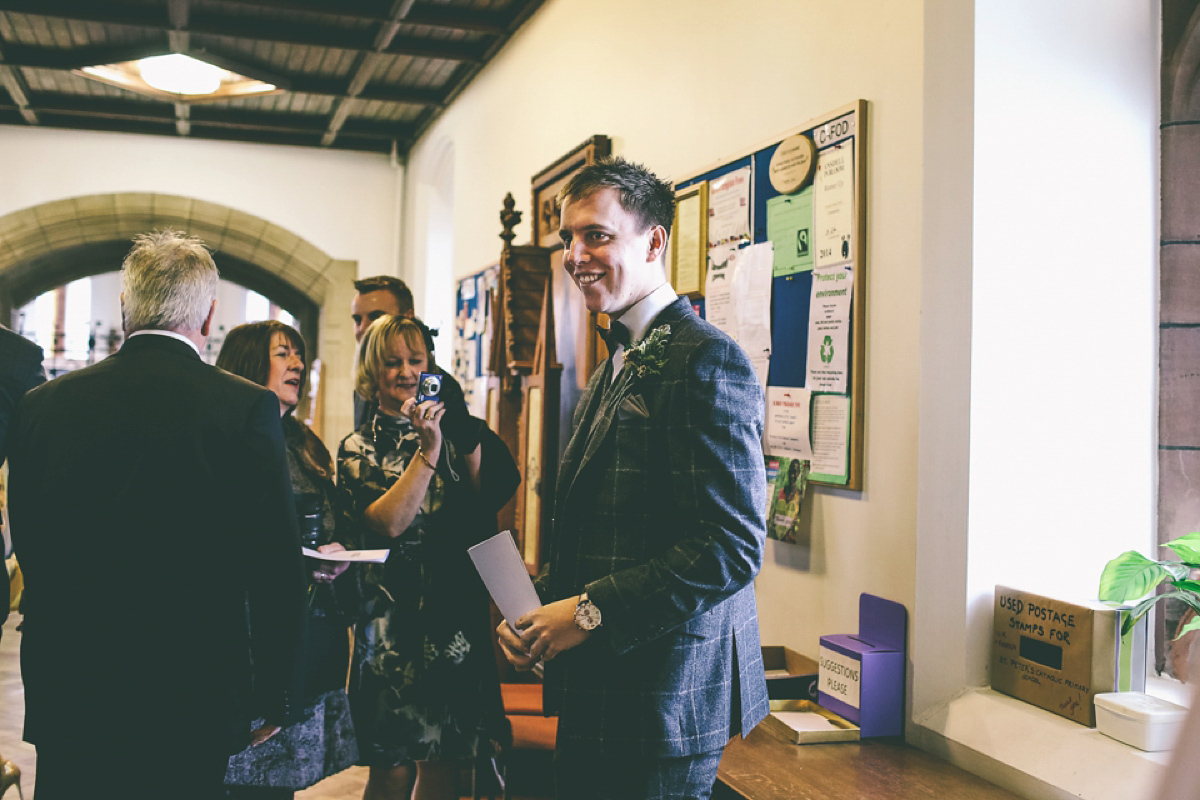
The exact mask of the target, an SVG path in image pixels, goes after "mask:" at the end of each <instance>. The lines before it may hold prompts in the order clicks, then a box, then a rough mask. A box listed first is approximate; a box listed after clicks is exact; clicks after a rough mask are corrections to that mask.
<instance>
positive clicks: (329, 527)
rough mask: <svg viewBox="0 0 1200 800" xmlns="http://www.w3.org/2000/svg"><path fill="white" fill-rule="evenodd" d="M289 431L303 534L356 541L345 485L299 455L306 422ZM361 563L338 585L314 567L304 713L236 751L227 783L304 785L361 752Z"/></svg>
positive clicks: (321, 540) (288, 425)
mask: <svg viewBox="0 0 1200 800" xmlns="http://www.w3.org/2000/svg"><path fill="white" fill-rule="evenodd" d="M283 432H284V439H285V442H286V444H287V456H288V470H289V472H290V473H291V478H292V492H293V494H294V495H295V498H296V505H297V515H298V516H299V517H300V533H301V537H302V539H303V538H304V537H305V536H306V535H310V536H311V537H312V539H314V540H315V541H309V542H308V543H307V544H308V545H309V546H311V545H312V544H317V545H321V544H329V543H330V542H335V541H338V542H342V543H343V544H345V545H346V546H347V547H352V546H353V540H354V538H355V537H354V533H353V530H352V525H353V524H352V523H351V522H350V517H349V515H348V509H347V505H346V503H345V502H344V501H343V500H342V497H341V495H340V494H339V490H338V489H336V488H335V487H334V485H333V483H332V482H331V481H329V480H327V479H323V478H321V476H320V475H318V474H316V473H314V472H313V471H312V470H311V468H309V467H307V466H306V465H305V464H304V461H303V459H302V458H301V454H302V452H303V450H304V439H305V436H306V432H305V430H304V429H303V428H302V427H301V426H300V424H299V423H298V422H296V421H295V420H294V419H292V418H291V417H290V416H288V417H284V419H283ZM308 435H311V434H308ZM306 518H307V519H306ZM314 549H315V548H314ZM356 569H357V566H351V567H350V568H349V569H348V570H347V571H346V572H344V573H343V574H342V575H341V576H339V577H338V579H337V580H336V581H334V582H333V585H329V584H317V583H313V582H312V576H311V573H309V575H308V580H309V587H308V591H309V596H308V614H307V620H306V622H307V624H306V626H305V632H304V634H305V638H304V647H303V657H302V658H303V667H304V686H305V701H304V708H303V711H302V712H301V715H300V716H301V719H300V721H299V722H297V723H295V724H294V725H289V726H288V727H286V728H284V729H283V730H282V731H280V732H279V733H277V734H276V735H275V736H273V737H272V738H270V739H268V740H267V741H266V742H265V743H263V744H261V745H259V746H257V747H250V748H247V749H245V750H243V751H242V752H240V753H238V754H237V755H235V756H233V757H232V758H230V759H229V768H228V769H227V771H226V773H225V783H226V784H227V785H229V786H243V787H244V786H253V787H273V788H276V789H285V790H286V789H292V790H294V789H304V788H307V787H309V786H312V785H313V784H314V783H316V782H317V781H319V780H321V779H322V778H325V777H327V776H329V775H333V774H336V773H338V772H341V771H342V770H344V769H346V768H347V767H349V766H352V765H353V764H354V763H355V761H357V760H358V746H357V741H356V738H355V735H354V726H353V724H352V723H351V717H350V704H349V701H348V699H347V697H346V691H345V681H346V671H347V668H348V666H349V633H348V628H349V625H350V622H351V621H352V618H353V615H354V614H355V612H356V610H357V605H358V602H357V599H358V598H357V594H356V592H355V590H354V587H355V586H356V585H357V579H356V576H355V575H354V571H355V570H356ZM254 724H255V726H256V727H257V726H258V725H261V724H263V720H262V719H258V720H255V723H254ZM231 796H241V795H240V794H238V793H231Z"/></svg>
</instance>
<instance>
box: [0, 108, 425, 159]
mask: <svg viewBox="0 0 1200 800" xmlns="http://www.w3.org/2000/svg"><path fill="white" fill-rule="evenodd" d="M15 113H16V112H15V108H14V107H13V106H8V105H5V104H3V103H0V122H7V121H8V120H9V118H10V117H12V116H14V115H15ZM42 127H49V128H66V129H68V130H83V131H111V132H114V133H136V134H142V135H150V136H172V137H173V136H177V135H178V134H177V133H176V132H175V129H174V127H173V126H172V124H171V120H170V119H163V120H147V121H138V120H132V119H116V118H107V117H98V118H91V117H79V116H73V115H47V116H46V118H45V119H43V120H42ZM189 138H192V139H214V140H219V141H234V142H253V143H255V144H274V145H279V144H282V145H290V146H294V147H316V146H317V137H315V136H313V135H312V134H309V133H298V132H290V133H280V132H270V131H256V130H244V129H236V128H220V127H212V126H198V127H196V128H193V129H192V131H191V132H190V134H189ZM397 141H398V142H403V143H404V146H405V147H407V146H408V144H407V140H405V139H397ZM334 149H337V150H356V151H360V152H370V153H379V154H382V155H386V154H387V153H390V152H391V149H392V142H391V141H389V140H386V139H379V138H364V137H358V136H354V135H352V134H349V133H347V134H345V135H343V136H342V137H341V138H340V139H339V140H338V142H337V143H335V144H334Z"/></svg>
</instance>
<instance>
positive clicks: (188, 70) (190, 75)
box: [76, 53, 279, 103]
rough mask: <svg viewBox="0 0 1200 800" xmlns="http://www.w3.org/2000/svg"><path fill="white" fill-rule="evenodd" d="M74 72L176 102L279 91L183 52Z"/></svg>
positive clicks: (85, 68)
mask: <svg viewBox="0 0 1200 800" xmlns="http://www.w3.org/2000/svg"><path fill="white" fill-rule="evenodd" d="M76 74H77V75H82V76H84V77H87V78H91V79H93V80H97V81H102V82H104V83H107V84H109V85H111V86H119V87H121V88H122V89H128V90H130V91H134V92H138V93H140V94H144V95H150V96H151V97H157V98H159V99H161V100H168V101H170V102H175V103H203V102H207V101H210V100H221V99H227V98H233V97H247V96H252V95H262V94H271V93H274V92H277V91H279V90H278V89H277V88H276V87H275V86H273V85H271V84H269V83H265V82H263V81H259V80H255V79H253V78H247V77H245V76H244V75H239V74H237V73H236V72H231V71H230V70H227V69H223V68H221V67H218V66H215V65H213V64H209V63H207V62H205V61H201V60H200V59H198V58H193V57H192V56H187V55H184V54H183V53H171V54H169V55H161V56H151V57H149V58H143V59H141V60H139V61H122V62H120V63H118V64H100V65H97V66H94V67H83V68H82V69H80V70H77V71H76Z"/></svg>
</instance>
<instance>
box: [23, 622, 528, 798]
mask: <svg viewBox="0 0 1200 800" xmlns="http://www.w3.org/2000/svg"><path fill="white" fill-rule="evenodd" d="M18 620H19V617H18V616H17V615H16V614H13V615H12V616H11V617H9V620H8V622H7V623H5V625H4V636H3V638H2V639H0V756H3V757H4V758H6V759H9V760H10V761H13V762H15V763H16V765H17V766H18V767H20V768H21V785H22V788H23V789H24V791H25V797H26V799H27V800H33V783H34V775H35V772H36V768H37V759H36V752H35V750H34V748H33V746H32V745H29V744H26V743H25V742H23V741H21V720H22V718H23V717H24V714H25V701H24V696H23V694H22V691H21V670H20V664H19V659H18V653H19V650H20V642H21V634H20V633H19V632H18V631H17V630H16V624H17V621H18ZM518 767H521V769H520V770H519V771H518V769H517V768H518ZM543 768H544V765H541V764H528V763H524V764H521V763H515V764H514V765H513V769H512V774H510V779H511V780H512V781H513V788H514V789H515V790H517V791H520V790H521V789H522V788H525V787H530V786H534V785H541V784H544V783H545V781H544V780H539V778H541V777H542V776H539V775H536V774H531V773H532V771H534V770H540V769H543ZM366 783H367V770H366V768H365V767H351V768H350V769H348V770H346V771H345V772H342V773H340V774H338V775H334V776H332V777H329V778H326V779H325V780H323V781H321V782H320V783H318V784H317V785H316V786H313V787H312V788H309V789H305V790H304V791H302V792H297V793H296V798H297V800H359V798H361V797H362V793H363V787H364V786H365V785H366ZM466 789H467V791H469V789H470V787H469V785H467V786H466ZM467 796H469V795H467ZM513 796H514V798H516V800H549V797H548V795H545V794H541V795H534V794H520V795H517V794H516V793H515V792H514V795H513ZM15 797H16V792H15V791H13V792H10V793H8V794H6V795H5V797H4V800H11V798H15Z"/></svg>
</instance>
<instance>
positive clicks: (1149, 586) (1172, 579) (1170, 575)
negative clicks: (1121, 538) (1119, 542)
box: [1100, 531, 1200, 639]
mask: <svg viewBox="0 0 1200 800" xmlns="http://www.w3.org/2000/svg"><path fill="white" fill-rule="evenodd" d="M1163 547H1169V548H1171V550H1173V551H1174V553H1175V555H1177V556H1179V560H1178V561H1154V560H1153V559H1149V558H1146V557H1145V556H1144V555H1142V554H1141V553H1139V552H1137V551H1136V550H1129V551H1126V552H1124V553H1122V554H1121V555H1119V556H1117V557H1116V558H1114V559H1113V560H1112V561H1109V562H1108V563H1107V564H1105V565H1104V572H1103V573H1101V574H1100V599H1101V600H1102V601H1103V602H1105V603H1132V602H1133V601H1135V600H1137V601H1138V602H1137V604H1136V605H1135V606H1134V607H1133V610H1132V611H1130V613H1129V614H1128V615H1127V616H1126V617H1125V623H1124V625H1123V626H1122V628H1121V633H1122V634H1126V633H1129V631H1130V630H1132V629H1133V626H1134V625H1136V624H1137V623H1138V622H1139V621H1140V620H1141V619H1142V617H1144V616H1146V614H1148V613H1149V612H1150V609H1151V608H1152V607H1153V606H1154V604H1155V603H1157V602H1160V601H1162V600H1179V601H1181V602H1182V603H1184V604H1186V605H1187V606H1188V608H1191V609H1192V610H1194V611H1195V612H1196V613H1197V615H1198V616H1196V617H1193V618H1192V619H1191V620H1189V621H1188V623H1187V624H1186V625H1183V626H1181V627H1180V629H1179V630H1178V631H1176V632H1175V638H1176V639H1178V638H1179V637H1180V636H1183V635H1184V634H1185V633H1187V632H1188V631H1194V630H1197V629H1200V581H1194V580H1191V579H1190V578H1189V577H1188V576H1189V575H1190V574H1191V572H1192V570H1194V569H1200V531H1198V532H1196V533H1189V534H1187V535H1186V536H1180V537H1179V538H1178V539H1175V540H1173V541H1170V542H1167V543H1166V544H1164V545H1163ZM1164 582H1165V583H1166V584H1168V585H1170V586H1171V587H1172V589H1171V590H1170V591H1167V592H1163V593H1162V594H1152V592H1154V590H1155V589H1156V588H1157V587H1158V585H1159V584H1161V583H1164ZM1147 595H1149V597H1147ZM1139 598H1141V599H1139Z"/></svg>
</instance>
